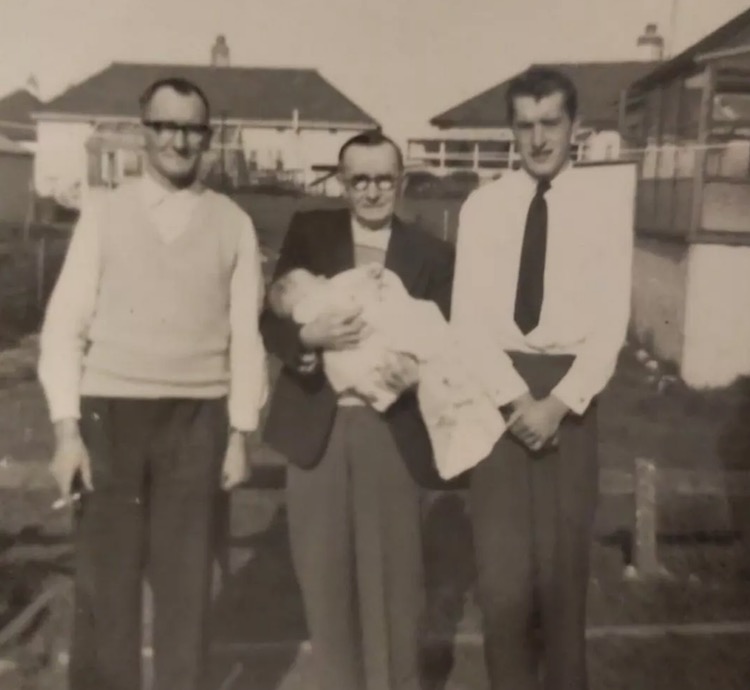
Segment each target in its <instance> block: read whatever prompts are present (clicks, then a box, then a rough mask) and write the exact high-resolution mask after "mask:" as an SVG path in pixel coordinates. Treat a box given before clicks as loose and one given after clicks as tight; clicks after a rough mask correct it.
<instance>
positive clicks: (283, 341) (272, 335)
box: [261, 209, 458, 488]
mask: <svg viewBox="0 0 750 690" xmlns="http://www.w3.org/2000/svg"><path fill="white" fill-rule="evenodd" d="M392 227H393V232H392V234H391V240H390V243H389V245H388V250H387V252H386V261H385V265H386V268H388V269H390V270H392V271H393V272H394V273H396V274H397V275H398V276H399V277H400V278H401V280H402V282H403V284H404V286H405V287H406V289H407V290H408V292H409V293H410V294H411V295H412V296H413V297H417V298H421V299H430V300H432V301H434V302H436V303H437V304H438V306H439V307H440V309H441V310H442V312H443V314H444V315H445V316H446V317H447V316H448V315H449V310H450V300H451V289H452V285H453V265H454V258H455V254H454V250H453V247H452V246H451V245H450V244H448V243H447V242H444V241H442V240H439V239H437V238H436V237H433V236H432V235H429V234H428V233H426V232H424V231H422V230H419V229H417V228H416V227H414V226H411V225H408V224H405V223H403V222H402V221H400V220H398V219H397V218H394V221H393V225H392ZM353 266H354V243H353V239H352V232H351V220H350V214H349V211H348V210H347V209H336V210H319V211H308V212H305V213H298V214H297V215H295V216H294V218H292V221H291V224H290V226H289V231H288V232H287V235H286V238H285V240H284V243H283V245H282V248H281V254H280V256H279V260H278V264H277V266H276V271H275V274H274V277H277V276H280V275H282V274H284V273H285V272H287V271H289V270H290V269H292V268H305V269H307V270H308V271H310V272H312V273H314V274H316V275H324V276H326V277H328V278H330V277H332V276H334V275H336V274H337V273H340V272H342V271H344V270H347V269H349V268H352V267H353ZM261 332H262V334H263V339H264V341H265V344H266V348H267V350H268V351H269V352H271V353H272V354H275V355H276V356H278V357H279V358H280V359H281V361H282V363H283V365H284V366H283V368H282V371H281V373H280V375H279V379H278V381H277V383H276V386H275V388H274V391H273V393H272V395H271V401H270V406H269V411H268V419H267V421H266V425H265V440H266V441H267V442H268V444H269V445H270V446H272V447H273V448H275V449H276V450H278V451H279V452H280V453H282V454H283V455H284V456H286V458H287V459H288V460H289V461H290V462H292V463H294V464H295V465H297V466H299V467H302V468H309V467H314V466H315V465H316V464H317V463H318V462H319V461H320V459H321V457H322V454H323V452H324V450H325V448H326V444H327V442H328V438H329V435H330V433H331V428H332V426H333V421H334V418H335V415H336V411H337V401H336V393H335V392H334V391H333V389H332V388H331V386H330V385H329V384H328V381H327V380H326V377H325V375H324V374H323V372H322V371H320V370H319V371H317V372H316V373H314V374H308V375H304V374H300V373H298V372H297V371H296V367H297V364H298V358H299V356H300V355H301V353H302V352H303V348H302V345H301V343H300V340H299V328H298V327H297V326H296V325H295V324H293V323H291V322H290V321H289V320H287V319H280V318H278V317H276V316H275V315H274V314H273V313H271V311H270V310H268V309H266V310H265V311H264V312H263V315H262V317H261ZM385 416H386V418H387V420H388V423H389V426H390V429H391V431H392V433H393V437H394V439H395V441H396V444H397V446H398V447H399V449H400V450H401V454H402V456H403V458H404V461H405V462H406V463H407V466H408V467H409V470H410V472H411V474H412V476H413V477H414V479H415V480H416V481H417V482H418V483H420V484H421V485H423V486H426V487H431V488H449V487H453V486H457V485H458V482H456V481H455V480H454V481H453V482H451V483H450V484H449V483H446V482H444V481H442V480H441V479H440V478H439V475H438V474H437V471H436V470H435V466H434V461H433V457H432V448H431V446H430V440H429V436H428V435H427V430H426V428H425V426H424V423H423V421H422V417H421V415H420V413H419V408H418V405H417V399H416V395H415V394H414V393H413V392H411V391H410V392H407V393H405V394H404V395H403V396H402V397H401V398H400V399H399V400H398V401H396V403H394V404H393V406H392V407H391V408H390V409H389V410H388V411H387V412H385Z"/></svg>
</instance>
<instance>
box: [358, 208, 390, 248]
mask: <svg viewBox="0 0 750 690" xmlns="http://www.w3.org/2000/svg"><path fill="white" fill-rule="evenodd" d="M391 234H392V229H391V227H390V226H389V227H386V228H380V229H378V230H371V229H370V228H366V227H364V226H363V225H362V224H361V223H359V222H357V219H356V218H355V217H354V216H352V239H353V240H354V245H355V246H359V247H368V248H369V249H379V250H381V251H383V252H387V251H388V244H389V242H390V241H391Z"/></svg>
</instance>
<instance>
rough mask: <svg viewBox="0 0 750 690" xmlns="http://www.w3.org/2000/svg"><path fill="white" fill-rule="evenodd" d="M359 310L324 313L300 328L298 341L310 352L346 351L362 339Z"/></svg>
mask: <svg viewBox="0 0 750 690" xmlns="http://www.w3.org/2000/svg"><path fill="white" fill-rule="evenodd" d="M361 312H362V309H361V308H356V309H353V310H352V311H351V312H349V313H346V312H341V311H338V310H336V311H330V312H324V313H322V314H320V315H319V316H317V317H316V318H314V319H313V320H312V321H310V322H309V323H306V324H305V325H304V326H302V329H301V330H300V333H299V335H300V340H301V341H302V343H303V345H304V346H305V347H307V348H309V349H311V350H316V349H321V350H346V349H348V348H351V347H356V346H357V345H358V344H359V342H360V340H361V339H362V335H363V329H364V325H365V324H364V321H363V320H362V318H361Z"/></svg>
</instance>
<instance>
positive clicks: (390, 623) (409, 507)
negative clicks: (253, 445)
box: [287, 407, 424, 690]
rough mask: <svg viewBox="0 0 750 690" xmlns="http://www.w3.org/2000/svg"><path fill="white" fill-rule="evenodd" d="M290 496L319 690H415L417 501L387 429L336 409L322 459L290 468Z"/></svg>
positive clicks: (419, 574)
mask: <svg viewBox="0 0 750 690" xmlns="http://www.w3.org/2000/svg"><path fill="white" fill-rule="evenodd" d="M287 492H288V511H289V530H290V540H291V548H292V558H293V561H294V567H295V570H296V573H297V577H298V580H299V583H300V587H301V589H302V596H303V599H304V606H305V613H306V617H307V623H308V628H309V632H310V636H311V642H312V650H313V657H314V664H315V669H316V675H317V680H318V683H319V690H417V689H418V688H419V648H420V627H421V622H422V615H423V609H424V601H423V600H424V586H423V561H422V543H421V531H420V509H419V497H420V492H419V488H418V486H417V485H416V484H415V483H414V481H413V480H412V478H411V476H410V475H409V472H408V469H407V468H406V465H405V464H404V462H403V460H402V458H401V456H400V453H399V451H398V449H397V447H396V445H395V443H394V441H393V438H392V436H391V433H390V430H389V428H388V426H387V424H386V422H385V420H384V419H383V418H382V417H381V416H380V415H379V414H378V413H377V412H374V411H372V410H371V409H369V408H365V407H342V408H340V409H339V410H338V412H337V415H336V420H335V423H334V427H333V431H332V433H331V438H330V440H329V444H328V448H327V449H326V452H325V454H324V456H323V458H322V460H321V461H320V463H319V464H318V465H317V466H316V467H314V468H313V469H308V470H302V469H299V468H297V467H290V468H289V474H288V479H287Z"/></svg>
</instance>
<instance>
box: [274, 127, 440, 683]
mask: <svg viewBox="0 0 750 690" xmlns="http://www.w3.org/2000/svg"><path fill="white" fill-rule="evenodd" d="M402 173H403V159H402V155H401V152H400V150H399V148H398V147H397V146H396V144H394V142H393V141H391V140H390V139H388V138H387V137H385V136H383V135H382V134H381V133H380V132H374V133H366V134H362V135H358V136H356V137H354V138H352V139H350V140H349V141H348V142H347V143H346V144H344V146H343V147H342V149H341V151H340V154H339V178H340V180H341V183H342V185H343V189H344V197H345V199H346V201H347V204H348V208H347V209H340V210H325V211H321V210H319V211H311V212H308V213H300V214H297V215H296V216H295V217H294V218H293V219H292V222H291V225H290V228H289V231H288V233H287V236H286V239H285V241H284V244H283V247H282V250H281V255H280V257H279V261H278V264H277V266H276V272H275V275H276V276H281V275H282V274H284V273H286V272H287V271H289V270H291V269H293V268H304V269H307V270H308V271H310V272H312V273H314V274H316V275H322V276H325V277H329V278H330V277H332V276H334V275H336V274H337V273H340V272H342V271H345V270H347V269H350V268H352V267H354V266H356V265H361V264H363V263H369V262H373V261H375V262H380V263H384V265H385V267H386V268H387V269H390V270H391V271H393V272H395V273H396V274H397V275H398V276H399V277H400V278H401V280H402V282H403V283H404V285H405V287H406V289H407V290H408V291H409V293H410V294H411V295H412V296H413V297H418V298H423V299H431V300H433V301H435V302H436V303H437V304H438V305H439V306H440V307H441V309H442V310H443V312H444V313H445V314H446V316H447V313H448V309H449V303H450V292H451V285H452V281H453V249H452V247H451V246H450V245H448V244H447V243H445V242H443V241H441V240H439V239H437V238H434V237H432V236H431V235H429V234H426V233H424V232H422V231H420V230H418V229H416V228H415V227H412V226H410V225H408V224H406V223H404V222H402V221H400V220H399V219H398V218H397V217H396V216H395V215H394V209H395V206H396V203H397V201H398V196H399V190H400V188H401V182H402ZM261 323H262V325H261V329H262V332H263V336H264V339H265V342H266V346H267V348H268V350H269V351H270V352H271V353H273V354H275V355H277V356H278V357H279V358H280V359H281V361H282V362H283V365H284V366H283V369H282V371H281V374H280V377H279V380H278V382H277V384H276V387H275V390H274V393H273V396H272V400H271V404H270V409H269V416H268V420H267V424H266V429H265V436H266V440H267V441H268V443H269V444H270V445H271V446H272V447H274V448H275V449H277V450H278V451H280V452H281V453H282V454H284V455H285V456H286V457H287V459H288V460H289V462H290V466H289V470H288V477H287V500H288V504H287V505H288V512H289V530H290V539H291V548H292V556H293V561H294V566H295V569H296V572H297V576H298V579H299V582H300V586H301V589H302V596H303V599H304V604H305V612H306V616H307V621H308V626H309V629H310V635H311V640H312V647H313V655H314V658H315V663H316V672H317V677H318V681H319V683H320V687H321V690H417V688H418V687H419V684H420V683H419V671H418V656H419V654H418V652H419V632H420V630H419V628H420V619H421V616H422V613H423V611H422V609H423V598H424V592H423V572H422V570H423V564H422V543H421V534H420V507H419V499H420V484H421V485H430V484H432V485H434V483H435V482H437V481H438V478H437V474H436V473H435V470H434V469H433V463H432V453H431V448H430V441H429V437H428V436H427V432H426V429H425V427H424V424H423V421H422V418H421V416H420V414H419V409H418V406H417V401H416V396H415V395H414V391H413V388H412V384H413V383H414V381H411V380H403V377H402V378H401V379H400V380H391V381H389V382H388V383H389V385H391V386H393V387H394V388H395V389H396V390H399V391H402V390H403V391H404V392H403V394H402V395H401V397H400V398H399V400H398V401H397V402H396V403H395V404H394V405H393V406H392V407H391V408H390V409H389V410H388V411H387V412H385V413H384V414H380V413H378V412H376V411H374V410H373V409H372V408H371V407H369V406H368V405H367V404H365V403H364V401H363V400H361V399H359V398H357V397H356V396H355V395H351V394H344V395H342V396H337V394H336V393H335V392H334V391H333V389H332V388H331V386H330V385H329V384H328V382H327V380H326V378H325V376H324V374H323V371H322V367H321V357H320V353H321V352H322V351H324V350H328V349H342V348H348V347H351V346H354V345H356V343H357V342H358V341H359V338H360V334H361V331H362V326H363V324H362V321H361V319H360V318H359V316H352V317H349V318H345V317H341V316H323V317H321V318H319V319H317V320H315V321H313V322H311V323H309V324H307V325H305V326H304V327H301V328H300V327H299V326H296V325H295V324H294V323H292V322H291V321H288V320H285V319H282V318H279V317H277V316H275V315H273V314H272V313H271V312H270V311H266V312H265V313H264V316H263V318H262V322H261Z"/></svg>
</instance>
